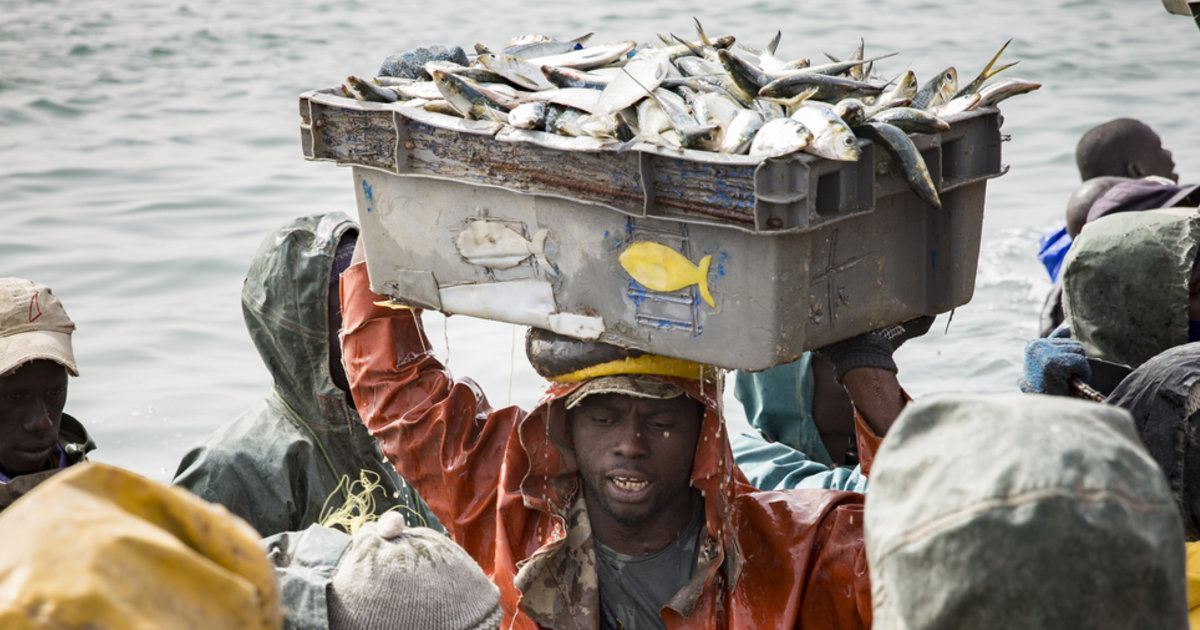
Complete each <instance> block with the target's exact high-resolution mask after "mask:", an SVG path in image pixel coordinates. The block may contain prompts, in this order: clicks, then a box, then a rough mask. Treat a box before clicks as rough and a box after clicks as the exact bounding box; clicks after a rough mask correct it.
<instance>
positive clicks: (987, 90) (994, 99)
mask: <svg viewBox="0 0 1200 630" xmlns="http://www.w3.org/2000/svg"><path fill="white" fill-rule="evenodd" d="M1040 87H1042V84H1041V83H1035V82H1033V81H1026V80H1025V79H1016V78H1013V79H1005V80H1003V81H998V82H996V83H992V84H989V85H985V86H983V89H981V90H979V107H994V106H995V105H996V103H999V102H1000V101H1002V100H1004V99H1006V98H1008V97H1010V96H1016V95H1018V94H1027V93H1029V92H1032V91H1034V90H1036V89H1038V88H1040Z"/></svg>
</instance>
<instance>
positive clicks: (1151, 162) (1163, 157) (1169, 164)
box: [1136, 137, 1179, 182]
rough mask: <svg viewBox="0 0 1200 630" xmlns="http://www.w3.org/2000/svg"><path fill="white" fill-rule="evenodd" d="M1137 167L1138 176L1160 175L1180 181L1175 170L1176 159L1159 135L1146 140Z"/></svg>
mask: <svg viewBox="0 0 1200 630" xmlns="http://www.w3.org/2000/svg"><path fill="white" fill-rule="evenodd" d="M1137 169H1138V171H1139V173H1140V174H1139V175H1137V176H1136V177H1145V176H1147V175H1158V176H1159V177H1166V178H1167V179H1169V180H1171V181H1173V182H1177V181H1179V174H1178V173H1176V172H1175V159H1174V157H1172V155H1171V152H1170V151H1168V150H1167V149H1166V147H1164V146H1163V145H1162V141H1161V140H1159V139H1158V138H1157V137H1155V138H1148V139H1147V140H1146V147H1145V148H1144V149H1143V150H1142V155H1141V157H1140V158H1138V161H1137Z"/></svg>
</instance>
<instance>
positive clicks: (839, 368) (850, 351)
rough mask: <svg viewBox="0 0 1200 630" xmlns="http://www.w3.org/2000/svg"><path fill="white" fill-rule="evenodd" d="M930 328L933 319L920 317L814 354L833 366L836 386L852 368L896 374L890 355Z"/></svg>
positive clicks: (823, 348) (821, 349)
mask: <svg viewBox="0 0 1200 630" xmlns="http://www.w3.org/2000/svg"><path fill="white" fill-rule="evenodd" d="M932 325H933V315H922V316H921V317H917V318H915V319H910V320H908V321H906V322H904V323H902V324H892V325H891V326H884V327H883V328H879V329H876V330H872V331H871V332H866V333H863V334H861V335H858V336H857V337H851V338H849V339H844V340H842V341H838V342H835V343H831V344H829V345H828V346H824V347H821V348H817V350H816V351H815V352H817V353H818V354H820V355H821V356H823V357H825V358H826V359H828V360H829V362H830V363H832V364H833V369H834V372H835V373H836V374H837V380H838V382H839V383H841V382H842V379H843V378H844V377H845V376H846V372H849V371H850V370H853V369H854V368H860V367H873V368H879V369H881V370H887V371H889V372H895V371H897V369H896V361H895V360H893V359H892V353H893V352H895V351H896V348H899V347H900V345H901V344H903V343H904V342H905V341H908V340H909V339H912V338H913V337H920V336H921V335H924V334H925V333H927V332H929V327H930V326H932Z"/></svg>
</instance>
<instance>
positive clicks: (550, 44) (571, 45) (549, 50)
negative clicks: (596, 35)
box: [500, 33, 593, 59]
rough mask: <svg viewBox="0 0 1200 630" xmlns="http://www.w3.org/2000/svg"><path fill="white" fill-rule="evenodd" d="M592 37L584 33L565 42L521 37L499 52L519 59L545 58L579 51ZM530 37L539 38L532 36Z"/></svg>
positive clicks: (590, 34)
mask: <svg viewBox="0 0 1200 630" xmlns="http://www.w3.org/2000/svg"><path fill="white" fill-rule="evenodd" d="M592 35H593V33H586V34H584V35H580V36H579V37H576V38H575V39H569V40H567V41H558V40H556V39H550V38H545V39H538V40H535V41H527V40H525V39H524V38H523V37H518V38H516V39H515V40H514V41H515V42H516V43H510V44H509V45H508V46H505V47H504V49H503V50H501V51H500V52H502V53H504V54H506V55H513V56H516V57H520V58H522V59H530V58H532V57H546V56H549V55H561V54H563V53H566V52H570V51H572V50H579V49H581V48H583V45H584V44H585V43H587V40H589V39H591V37H592ZM530 37H539V36H537V35H533V36H530Z"/></svg>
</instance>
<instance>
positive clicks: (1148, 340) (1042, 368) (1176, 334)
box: [1020, 188, 1200, 395]
mask: <svg viewBox="0 0 1200 630" xmlns="http://www.w3.org/2000/svg"><path fill="white" fill-rule="evenodd" d="M1117 190H1118V188H1114V189H1113V192H1115V191H1117ZM1102 201H1103V200H1102ZM1198 252H1200V211H1197V210H1196V209H1195V208H1182V207H1180V208H1167V209H1158V210H1147V211H1143V212H1124V213H1118V214H1115V215H1111V216H1105V217H1103V218H1100V219H1097V220H1095V221H1093V222H1091V223H1089V224H1087V226H1086V227H1085V228H1084V230H1083V231H1082V232H1080V235H1079V238H1078V239H1077V241H1076V243H1075V244H1074V245H1073V246H1072V247H1071V250H1070V252H1069V253H1068V255H1067V258H1066V261H1065V262H1064V263H1063V279H1062V283H1063V307H1064V311H1065V313H1066V322H1065V324H1064V325H1063V326H1060V327H1059V329H1058V330H1056V331H1055V333H1054V334H1053V335H1051V336H1050V337H1047V338H1043V339H1034V340H1032V341H1030V342H1029V343H1028V344H1026V347H1025V367H1024V375H1023V378H1022V380H1021V382H1020V388H1021V391H1023V392H1027V393H1042V394H1055V395H1070V394H1072V393H1073V392H1077V391H1079V388H1078V387H1077V385H1076V384H1075V381H1081V382H1083V383H1089V382H1091V381H1092V377H1093V373H1092V372H1093V370H1092V366H1091V363H1092V362H1094V360H1099V361H1103V362H1105V363H1104V365H1110V364H1116V366H1117V367H1120V368H1122V369H1123V370H1124V371H1125V372H1126V373H1127V372H1128V370H1130V369H1134V368H1136V367H1137V366H1139V365H1141V364H1142V363H1144V362H1146V361H1147V360H1149V359H1150V358H1151V357H1153V356H1155V355H1156V354H1158V353H1160V352H1163V351H1164V350H1167V349H1169V348H1173V347H1175V346H1178V345H1182V344H1184V343H1188V342H1189V341H1200V267H1198V266H1197V264H1196V261H1197V255H1198ZM1102 393H1103V392H1102Z"/></svg>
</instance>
